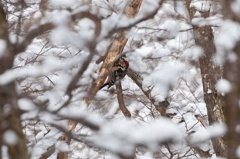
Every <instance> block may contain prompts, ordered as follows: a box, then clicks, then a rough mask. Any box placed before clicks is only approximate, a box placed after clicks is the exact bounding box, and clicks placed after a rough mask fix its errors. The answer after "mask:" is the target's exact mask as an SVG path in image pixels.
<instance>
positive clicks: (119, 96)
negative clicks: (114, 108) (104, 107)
mask: <svg viewBox="0 0 240 159" xmlns="http://www.w3.org/2000/svg"><path fill="white" fill-rule="evenodd" d="M116 88H117V99H118V105H119V108H120V110H121V111H122V113H123V115H124V116H125V117H127V118H131V113H130V112H129V110H128V109H127V107H126V105H125V103H124V100H123V93H122V85H121V82H118V83H117V84H116Z"/></svg>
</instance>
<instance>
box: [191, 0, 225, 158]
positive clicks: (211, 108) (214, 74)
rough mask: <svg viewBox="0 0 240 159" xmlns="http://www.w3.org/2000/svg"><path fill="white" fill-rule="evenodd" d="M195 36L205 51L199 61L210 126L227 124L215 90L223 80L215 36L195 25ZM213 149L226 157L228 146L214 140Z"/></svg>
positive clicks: (208, 29)
mask: <svg viewBox="0 0 240 159" xmlns="http://www.w3.org/2000/svg"><path fill="white" fill-rule="evenodd" d="M190 3H191V1H190V0H186V4H187V9H188V12H189V16H190V19H191V20H192V19H193V18H194V15H195V13H196V11H197V10H196V9H195V8H194V7H190ZM200 13H201V16H202V17H203V18H207V17H209V13H210V11H201V12H200ZM193 36H194V40H195V43H196V45H198V46H200V47H201V48H202V49H203V56H202V57H200V59H199V64H200V70H201V75H202V84H203V93H204V101H205V103H206V107H207V112H208V121H209V125H211V124H213V123H215V122H216V123H225V116H224V113H223V108H224V105H225V104H224V100H223V97H222V95H221V94H219V93H218V92H217V90H216V88H215V85H216V83H217V81H218V80H219V79H220V78H221V69H220V68H219V67H218V66H216V65H215V64H214V63H213V61H212V59H213V56H214V54H215V52H216V47H215V44H214V35H213V31H212V28H211V26H202V27H199V26H196V25H193ZM212 143H213V148H214V151H215V153H216V155H217V156H221V157H226V155H227V150H226V144H225V143H224V140H223V139H222V138H216V139H212Z"/></svg>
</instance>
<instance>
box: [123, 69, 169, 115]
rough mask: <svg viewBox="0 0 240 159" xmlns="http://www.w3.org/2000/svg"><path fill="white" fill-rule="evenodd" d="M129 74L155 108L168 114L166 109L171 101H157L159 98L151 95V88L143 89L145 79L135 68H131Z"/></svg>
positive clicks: (163, 113)
mask: <svg viewBox="0 0 240 159" xmlns="http://www.w3.org/2000/svg"><path fill="white" fill-rule="evenodd" d="M127 75H128V76H129V77H130V78H131V79H132V80H133V81H134V82H135V83H136V84H137V85H138V87H139V88H140V89H141V90H142V92H143V93H144V95H145V96H146V97H147V98H148V99H149V100H150V102H151V103H152V104H153V105H154V106H155V109H156V110H157V111H158V112H159V113H160V114H161V115H162V116H166V109H167V107H168V106H169V102H168V101H167V99H166V100H164V101H161V102H157V101H158V100H157V99H155V98H154V97H153V96H151V90H150V89H148V90H144V89H143V85H142V82H143V79H142V78H141V77H140V76H139V75H138V74H137V73H135V72H134V71H133V70H131V69H129V70H128V73H127Z"/></svg>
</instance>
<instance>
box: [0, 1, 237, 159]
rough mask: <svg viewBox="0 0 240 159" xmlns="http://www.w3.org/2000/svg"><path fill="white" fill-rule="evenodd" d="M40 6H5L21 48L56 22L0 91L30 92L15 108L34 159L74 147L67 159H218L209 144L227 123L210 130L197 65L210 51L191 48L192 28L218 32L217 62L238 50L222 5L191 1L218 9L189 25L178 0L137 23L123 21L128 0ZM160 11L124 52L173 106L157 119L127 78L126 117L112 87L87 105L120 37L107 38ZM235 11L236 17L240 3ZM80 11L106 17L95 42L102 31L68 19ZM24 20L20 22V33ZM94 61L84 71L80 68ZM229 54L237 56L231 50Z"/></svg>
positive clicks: (9, 135)
mask: <svg viewBox="0 0 240 159" xmlns="http://www.w3.org/2000/svg"><path fill="white" fill-rule="evenodd" d="M7 2H9V3H7ZM40 2H41V1H39V2H38V1H35V0H34V1H32V0H25V3H26V4H27V7H25V8H24V9H21V10H19V9H18V6H17V5H14V4H11V3H10V1H6V2H3V3H4V5H5V8H6V9H7V10H8V12H9V14H8V16H7V18H8V21H9V24H11V26H12V27H11V34H10V40H11V42H12V43H16V44H17V43H20V42H21V40H22V39H23V38H24V37H25V36H26V35H27V34H28V33H29V32H31V31H32V30H33V29H35V28H37V27H38V26H40V25H41V24H45V23H49V22H50V23H53V24H54V26H55V28H54V29H52V30H50V31H48V32H45V33H43V34H41V35H40V36H38V37H37V38H35V39H34V40H33V41H32V43H31V44H30V45H29V46H28V47H27V49H26V50H25V51H23V52H21V53H20V54H18V55H17V56H16V57H15V59H14V66H13V68H12V69H9V70H6V71H5V72H4V73H3V74H1V75H0V85H6V84H8V83H9V82H11V81H16V83H17V90H18V92H19V94H21V93H22V94H25V95H24V96H23V97H21V98H19V100H18V105H19V108H20V109H21V110H23V111H24V112H25V113H24V114H22V116H21V120H22V125H23V128H24V129H23V132H24V134H25V135H26V140H27V141H26V142H27V146H28V149H29V152H31V159H38V158H40V156H41V155H42V154H43V153H44V152H46V151H47V149H48V147H50V146H52V145H54V146H55V152H54V153H53V155H51V156H50V157H49V158H50V159H55V158H56V155H57V153H58V152H60V151H69V152H70V153H69V158H70V159H77V158H81V159H82V158H109V159H112V158H121V157H122V158H124V157H127V156H132V155H133V154H134V155H135V157H136V158H138V159H151V158H200V156H199V154H198V153H197V152H196V151H195V149H194V148H196V147H197V148H199V149H201V150H202V151H204V152H209V154H211V155H212V157H211V158H217V157H216V155H215V152H214V150H213V148H212V142H211V140H210V139H211V138H215V137H221V136H222V135H223V134H224V133H225V132H226V126H225V125H224V124H221V123H216V124H214V125H211V126H208V117H207V109H206V106H205V102H204V99H203V88H202V87H203V86H202V79H201V73H200V69H199V64H198V59H199V58H200V57H201V56H204V51H203V49H202V48H201V47H199V46H197V45H195V42H194V40H193V33H192V24H194V25H199V26H203V25H212V26H214V27H213V30H214V34H215V36H216V37H218V38H217V39H216V40H215V43H216V46H217V50H218V54H217V55H216V56H215V57H214V58H213V60H214V61H215V62H216V64H220V65H221V64H222V63H223V62H224V58H225V57H226V56H225V55H224V51H225V50H231V49H232V48H233V47H234V44H235V43H236V41H238V40H239V37H240V35H239V34H240V32H239V25H236V24H235V23H234V22H232V21H223V19H222V15H221V14H220V13H219V4H218V3H217V2H211V1H192V5H194V6H195V7H196V8H198V9H199V10H202V11H204V10H209V7H210V8H211V9H212V12H213V13H214V14H212V15H210V16H209V17H208V18H205V19H204V18H202V17H201V16H200V15H199V18H198V17H197V16H198V15H196V17H197V18H195V19H193V20H192V21H190V20H189V16H188V12H187V9H186V6H185V3H184V2H181V1H178V2H176V3H174V2H173V1H166V2H164V3H163V4H162V6H161V7H160V8H159V0H158V1H147V0H144V1H143V3H142V5H141V8H140V11H139V13H138V14H137V16H136V17H135V18H133V19H128V18H127V16H126V15H124V10H125V9H126V6H127V5H128V3H127V1H124V0H117V1H116V0H92V1H87V0H49V1H47V2H46V3H44V4H43V3H40ZM237 2H238V1H236V3H237ZM238 5H239V3H238ZM211 6H213V7H211ZM156 9H157V10H158V12H157V14H156V15H155V16H154V17H152V18H149V19H147V20H144V21H142V22H139V23H137V24H136V25H134V26H132V27H130V29H128V30H127V32H126V37H127V38H128V42H127V44H126V46H125V47H124V50H123V54H124V55H126V59H127V60H128V61H129V63H130V68H131V69H132V70H133V71H135V72H136V73H138V75H139V76H141V78H142V79H143V81H142V82H143V83H142V84H143V89H145V90H150V96H151V97H153V98H154V99H155V100H156V102H161V101H164V100H165V99H166V100H167V101H168V102H169V103H170V105H169V106H168V108H167V111H166V114H167V115H166V117H162V116H161V114H160V113H159V112H158V111H157V110H156V108H155V107H154V105H153V103H151V101H150V100H149V97H146V96H145V94H144V93H143V92H142V90H141V89H140V88H139V87H138V85H136V84H135V82H134V81H133V80H131V78H129V77H128V76H126V77H125V78H124V79H123V80H122V87H123V95H124V101H125V104H126V107H127V109H128V110H129V111H130V113H131V118H130V119H129V118H126V117H125V116H124V115H123V113H122V112H121V111H120V109H119V106H118V102H117V97H116V96H117V95H116V91H115V87H114V88H112V89H111V90H107V89H106V88H104V89H103V90H100V91H99V92H98V93H97V95H96V96H95V98H94V100H93V102H92V103H91V104H90V106H87V105H86V104H85V103H84V101H83V99H84V98H85V97H86V96H87V93H88V90H89V88H90V87H91V85H92V84H93V83H94V82H95V80H96V79H97V76H98V71H99V69H100V67H101V64H102V63H100V64H97V63H96V61H97V60H98V59H99V58H100V57H102V56H104V55H105V53H106V51H107V48H108V46H109V45H110V43H111V41H112V40H113V37H114V36H113V35H115V34H113V35H112V36H109V34H111V31H113V30H114V29H116V30H117V29H118V28H124V27H126V26H131V25H132V24H133V23H135V22H137V21H139V19H141V18H142V17H144V16H147V15H149V14H151V13H152V12H153V11H155V10H156ZM234 9H235V10H236V11H238V10H237V8H236V7H234ZM84 11H90V12H91V13H92V14H94V15H96V16H97V17H98V18H99V19H101V25H102V28H101V32H100V35H99V36H98V37H97V38H96V37H95V36H94V32H95V29H96V26H95V23H94V22H93V21H92V20H91V19H88V18H84V19H81V20H75V21H72V20H71V18H70V17H71V15H72V14H75V13H78V12H84ZM19 15H21V16H22V17H23V19H22V27H21V28H20V31H19V29H18V25H17V24H18V23H17V22H18V17H19ZM229 28H230V29H229ZM226 39H228V40H226ZM92 41H94V42H95V43H96V50H94V52H92V50H91V48H90V47H89V44H90V43H91V42H92ZM5 49H6V44H5V41H4V40H0V57H1V56H2V52H4V50H5ZM89 58H90V63H89V64H88V65H87V67H86V66H85V65H84V62H85V61H86V60H88V59H89ZM228 58H230V59H232V60H236V57H235V56H234V54H232V55H228ZM82 67H86V69H85V70H84V72H83V74H82V75H81V78H80V79H79V81H78V83H77V85H76V86H75V88H74V90H73V91H72V92H71V93H72V97H71V98H70V97H69V96H68V95H67V94H66V90H67V88H68V85H69V83H70V81H71V80H72V79H73V77H74V76H75V74H76V73H77V72H78V70H79V69H80V68H82ZM216 89H217V90H218V91H219V92H220V93H222V94H225V93H228V92H229V91H231V84H230V83H229V82H228V81H227V80H226V79H221V80H219V81H218V83H217V85H216ZM69 119H73V120H76V121H79V123H78V125H77V127H76V128H75V130H74V131H73V132H72V133H71V134H68V135H69V136H70V137H71V138H72V140H71V143H70V145H68V144H67V143H66V142H64V141H59V140H58V139H59V137H60V136H61V135H62V132H64V131H65V133H66V132H68V120H69ZM199 119H202V120H199ZM86 123H87V124H86ZM3 139H4V140H5V142H6V143H9V144H14V143H15V142H16V140H17V139H16V135H15V132H13V131H11V130H9V131H6V132H5V133H4V134H3ZM2 151H3V154H2V155H3V157H2V158H3V159H7V158H8V155H7V152H6V151H7V150H6V147H4V146H3V147H2ZM122 155H123V156H122Z"/></svg>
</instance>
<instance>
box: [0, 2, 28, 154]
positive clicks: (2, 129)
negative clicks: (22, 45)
mask: <svg viewBox="0 0 240 159" xmlns="http://www.w3.org/2000/svg"><path fill="white" fill-rule="evenodd" d="M8 37H9V32H8V23H7V19H6V14H5V11H4V9H3V5H2V2H1V1H0V40H3V41H4V42H5V43H6V48H5V50H3V53H1V54H2V56H1V57H0V74H1V73H3V72H4V71H6V70H7V69H10V68H11V67H12V64H13V59H14V52H13V50H15V47H14V45H12V44H10V42H9V39H8ZM17 101H18V96H17V91H16V87H15V83H14V81H13V82H9V83H8V84H6V85H0V121H1V124H0V156H2V153H1V151H2V146H4V145H5V146H6V147H7V149H8V156H9V158H10V159H16V158H19V159H29V158H30V156H29V154H28V150H27V147H26V144H25V137H24V134H23V132H22V129H23V128H22V125H21V111H20V110H19V107H18V104H17V103H18V102H17ZM9 135H10V136H9Z"/></svg>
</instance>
